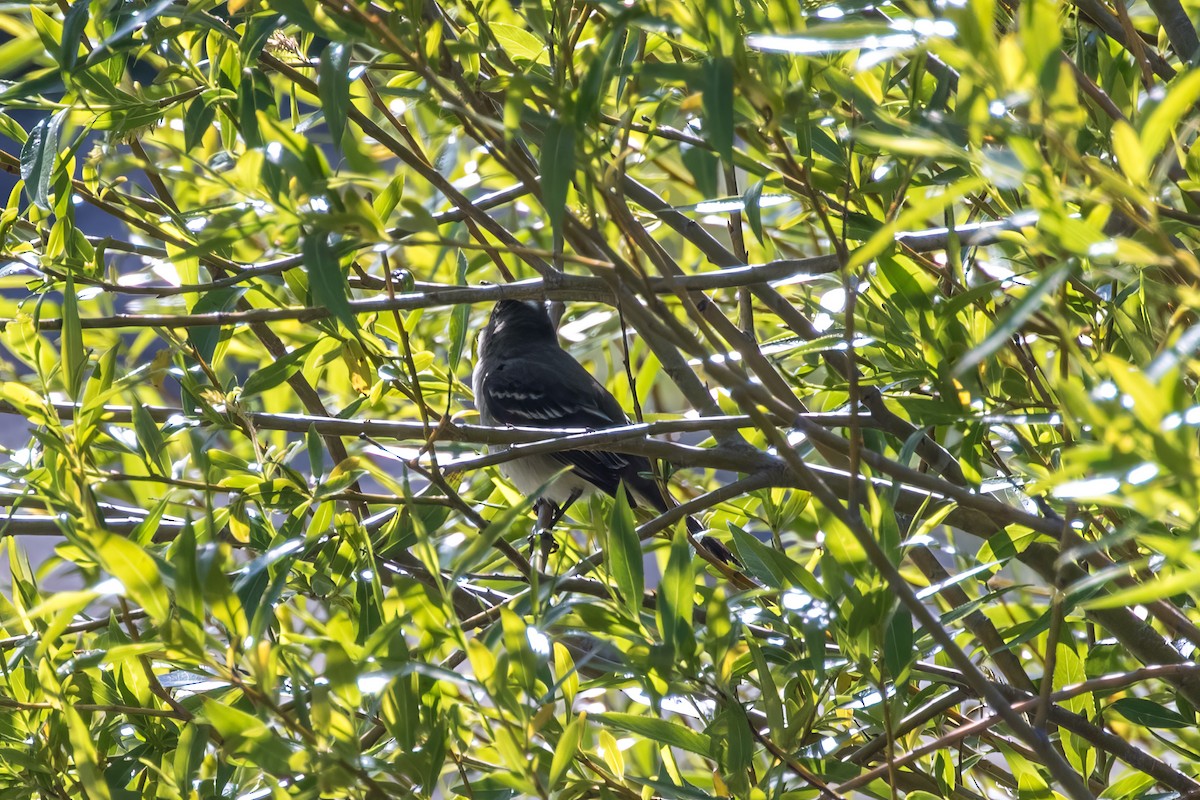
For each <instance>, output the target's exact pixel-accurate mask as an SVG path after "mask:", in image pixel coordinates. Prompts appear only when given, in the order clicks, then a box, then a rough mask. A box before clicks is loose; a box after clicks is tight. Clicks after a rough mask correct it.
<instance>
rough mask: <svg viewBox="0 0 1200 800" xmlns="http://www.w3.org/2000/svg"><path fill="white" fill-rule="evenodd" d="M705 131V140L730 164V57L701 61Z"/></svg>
mask: <svg viewBox="0 0 1200 800" xmlns="http://www.w3.org/2000/svg"><path fill="white" fill-rule="evenodd" d="M703 75H704V88H703V92H702V98H703V101H704V128H703V129H704V131H705V133H706V134H707V135H708V142H709V144H711V145H712V146H713V149H714V150H716V151H717V155H718V156H720V157H721V160H722V161H724V162H725V164H727V165H732V164H733V121H734V117H733V60H732V59H729V58H711V59H709V60H708V61H706V62H705V63H704V73H703Z"/></svg>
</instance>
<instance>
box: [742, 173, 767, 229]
mask: <svg viewBox="0 0 1200 800" xmlns="http://www.w3.org/2000/svg"><path fill="white" fill-rule="evenodd" d="M765 185H766V179H762V180H757V181H755V182H754V183H752V184H751V185H750V188H749V189H747V190H746V194H745V195H744V197H743V198H742V205H743V207H744V208H745V210H746V222H747V223H749V225H750V231H751V233H753V234H754V238H755V239H758V242H759V244H764V241H763V227H762V207H761V206H760V205H759V204H760V203H761V202H762V192H763V186H765Z"/></svg>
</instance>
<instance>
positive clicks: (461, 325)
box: [449, 250, 471, 375]
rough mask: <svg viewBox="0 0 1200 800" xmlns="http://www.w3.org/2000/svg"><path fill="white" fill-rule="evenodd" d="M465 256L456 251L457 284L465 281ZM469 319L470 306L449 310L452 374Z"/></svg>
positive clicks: (460, 284) (463, 283)
mask: <svg viewBox="0 0 1200 800" xmlns="http://www.w3.org/2000/svg"><path fill="white" fill-rule="evenodd" d="M468 266H469V265H468V263H467V256H466V254H465V253H463V251H462V250H459V251H458V255H457V262H456V268H455V276H454V277H455V280H456V282H457V283H458V285H459V286H465V285H466V283H467V267H468ZM470 319H471V307H470V306H469V305H466V304H465V303H464V304H460V305H457V306H455V307H454V310H453V311H451V312H450V369H449V372H450V374H451V375H453V374H454V373H455V372H457V371H458V363H459V361H461V360H462V355H463V351H464V350H465V349H466V347H467V323H468V322H470Z"/></svg>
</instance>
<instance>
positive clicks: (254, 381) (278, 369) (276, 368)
mask: <svg viewBox="0 0 1200 800" xmlns="http://www.w3.org/2000/svg"><path fill="white" fill-rule="evenodd" d="M316 344H317V343H316V342H315V341H314V342H309V343H308V344H306V345H304V346H303V347H298V348H296V349H295V350H293V351H292V352H290V353H288V354H287V355H285V356H284V357H283V358H281V359H279V360H278V361H272V362H271V363H269V364H267V365H266V366H265V367H263V368H262V369H259V370H256V371H255V372H253V373H252V374H251V375H250V377H249V378H247V379H246V383H245V384H244V385H243V386H242V397H253V396H254V395H256V394H260V393H262V392H265V391H267V390H268V389H274V388H275V387H276V386H278V385H279V384H281V383H283V382H284V381H286V380H288V379H289V378H291V377H292V376H293V375H295V374H296V373H297V372H299V371H300V368H301V367H303V366H304V359H305V358H306V357H307V356H308V354H309V353H310V352H312V349H313V347H315V346H316Z"/></svg>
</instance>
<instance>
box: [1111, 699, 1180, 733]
mask: <svg viewBox="0 0 1200 800" xmlns="http://www.w3.org/2000/svg"><path fill="white" fill-rule="evenodd" d="M1109 708H1111V709H1112V710H1113V711H1116V712H1117V713H1118V714H1120V715H1121V716H1123V717H1124V718H1125V719H1127V720H1129V721H1130V722H1132V723H1133V724H1135V725H1144V726H1145V727H1147V728H1190V727H1192V723H1191V722H1188V721H1187V720H1186V719H1184V718H1183V716H1181V715H1180V714H1179V712H1177V711H1172V710H1171V709H1169V708H1167V707H1166V706H1163V705H1159V704H1158V703H1156V702H1154V701H1153V700H1147V699H1146V698H1144V697H1122V698H1121V699H1120V700H1118V701H1116V702H1115V703H1113V704H1112V705H1111V706H1109Z"/></svg>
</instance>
